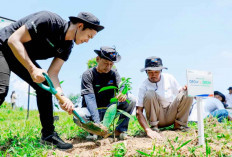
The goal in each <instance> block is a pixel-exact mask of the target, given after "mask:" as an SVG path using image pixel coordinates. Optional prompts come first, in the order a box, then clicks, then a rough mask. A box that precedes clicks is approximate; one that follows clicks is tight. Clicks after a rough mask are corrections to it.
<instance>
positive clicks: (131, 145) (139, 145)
mask: <svg viewBox="0 0 232 157" xmlns="http://www.w3.org/2000/svg"><path fill="white" fill-rule="evenodd" d="M212 125H216V127H212ZM207 126H211V127H207ZM207 129H208V130H210V131H208V132H214V133H226V132H228V131H229V132H231V130H230V129H229V130H225V129H224V128H223V127H222V125H221V124H220V123H218V121H217V120H216V119H214V118H209V119H208V120H207V122H206V125H205V132H206V131H207ZM160 134H161V136H162V137H163V138H162V139H161V140H152V139H150V138H148V137H147V136H146V135H145V134H144V133H143V132H142V133H141V134H140V135H138V136H136V137H130V138H129V139H127V140H123V141H116V142H114V140H113V138H106V139H100V140H97V141H95V142H93V141H86V140H83V139H78V138H76V139H72V140H69V141H68V140H66V142H69V143H72V144H73V148H72V149H71V150H67V151H61V150H58V149H54V150H52V151H50V152H49V153H48V156H68V157H74V156H75V157H76V156H80V157H93V156H97V157H98V156H99V157H102V156H112V151H113V150H114V148H115V145H116V144H119V143H124V145H125V147H126V154H125V156H141V155H140V154H139V153H138V152H137V151H136V150H140V151H143V152H146V153H148V154H149V153H150V152H151V151H152V149H153V146H154V145H155V146H156V150H161V153H162V152H163V153H164V154H163V155H161V156H167V154H169V155H170V153H171V152H173V147H174V149H176V148H178V147H179V146H181V144H183V143H184V142H186V141H188V140H191V142H189V143H188V144H187V145H185V146H183V147H182V148H181V149H180V150H178V151H176V152H177V154H181V155H184V156H191V155H192V154H191V153H190V151H189V148H188V147H190V148H194V147H197V146H198V137H197V136H198V134H197V130H195V129H191V130H190V131H188V132H181V131H171V130H165V131H161V132H160ZM207 139H208V141H210V142H209V146H210V148H211V152H213V150H214V151H216V152H219V151H222V152H223V154H225V155H232V142H231V143H226V144H223V142H225V140H224V139H220V140H218V139H215V138H212V137H211V136H209V137H207ZM172 146H173V147H172ZM164 149H165V151H164ZM165 152H166V153H167V154H165ZM168 152H169V153H168ZM200 153H203V154H204V155H205V153H206V148H205V146H204V147H198V148H197V149H196V151H195V154H196V155H200Z"/></svg>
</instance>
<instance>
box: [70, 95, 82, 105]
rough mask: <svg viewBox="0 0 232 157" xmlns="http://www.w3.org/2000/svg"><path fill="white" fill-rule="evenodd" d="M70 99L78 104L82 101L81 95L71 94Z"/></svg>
mask: <svg viewBox="0 0 232 157" xmlns="http://www.w3.org/2000/svg"><path fill="white" fill-rule="evenodd" d="M68 98H69V99H70V100H71V101H72V103H73V104H74V105H75V104H78V103H79V102H80V101H81V95H80V94H70V95H69V96H68Z"/></svg>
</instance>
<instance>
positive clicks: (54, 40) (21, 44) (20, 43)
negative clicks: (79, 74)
mask: <svg viewBox="0 0 232 157" xmlns="http://www.w3.org/2000/svg"><path fill="white" fill-rule="evenodd" d="M69 19H70V21H65V20H64V19H62V18H61V17H60V16H59V15H57V14H55V13H52V12H48V11H41V12H37V13H34V14H31V15H28V16H26V17H24V18H22V19H20V20H19V21H17V22H14V23H12V24H11V25H9V26H7V27H4V28H3V29H1V30H0V105H1V104H2V103H3V101H4V99H5V97H6V95H7V92H8V88H9V78H10V72H11V71H13V72H14V73H15V74H16V75H18V76H19V77H20V78H22V79H23V80H24V81H26V82H27V83H28V84H30V86H32V87H33V88H34V89H35V90H36V94H37V106H38V110H39V113H40V121H41V124H42V131H41V132H42V138H41V141H42V142H43V143H49V144H54V145H56V146H57V147H58V148H60V149H70V148H72V145H71V144H68V143H65V142H64V141H63V140H61V139H60V137H59V136H58V135H57V133H56V132H55V127H54V125H53V121H54V120H53V106H52V95H51V94H50V93H49V92H47V91H45V90H43V89H42V88H40V87H39V86H38V85H37V83H41V82H44V81H45V78H44V76H43V75H42V73H43V72H44V73H47V74H48V75H49V76H50V78H51V80H52V82H53V84H54V86H55V88H56V90H57V91H58V93H59V94H61V95H62V96H63V97H64V99H65V100H66V101H65V103H64V104H60V106H61V108H62V109H63V110H65V111H67V112H68V113H69V114H71V113H72V110H73V109H74V107H73V106H74V105H73V104H72V102H71V101H70V100H69V99H68V98H66V97H65V96H64V94H63V92H62V89H61V87H60V85H59V79H58V73H59V71H60V69H61V67H62V65H63V63H64V62H65V61H67V59H68V57H69V55H70V53H71V50H72V48H73V43H74V42H75V43H76V44H77V45H79V44H82V43H84V42H88V41H89V39H92V38H93V37H94V36H95V35H96V34H97V32H99V31H101V30H102V29H103V28H104V27H103V26H101V25H100V21H99V20H98V19H97V18H96V17H95V16H94V15H92V14H91V13H87V12H81V13H79V14H78V16H77V17H73V16H71V17H69ZM48 58H54V59H53V61H52V63H51V65H50V67H49V69H48V71H45V70H43V69H41V67H40V66H39V65H38V64H37V62H36V60H44V59H48Z"/></svg>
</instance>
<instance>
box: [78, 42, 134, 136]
mask: <svg viewBox="0 0 232 157" xmlns="http://www.w3.org/2000/svg"><path fill="white" fill-rule="evenodd" d="M94 51H95V52H96V53H97V55H98V56H97V57H96V61H97V63H98V64H97V66H96V67H94V68H91V69H88V70H87V71H85V72H84V73H83V75H82V82H81V95H82V97H83V101H82V108H81V109H80V108H77V109H75V110H76V111H77V112H78V113H79V114H80V115H81V116H82V117H83V118H84V119H86V120H87V121H89V120H92V121H94V122H95V123H100V122H101V121H102V120H103V116H104V114H105V109H99V110H98V108H102V107H107V106H109V105H111V104H110V99H111V98H113V97H114V96H115V95H114V90H113V89H111V90H107V91H103V92H100V93H99V91H100V89H101V88H102V87H106V86H116V87H117V86H118V85H119V83H120V82H121V79H120V76H119V74H118V72H117V70H116V69H112V66H113V65H114V63H117V62H119V61H120V59H121V56H120V55H119V54H118V52H117V51H116V50H115V48H111V47H106V46H104V47H101V48H100V50H94ZM116 97H117V98H118V100H119V102H120V103H119V105H118V108H119V109H122V110H124V111H126V112H128V113H129V114H131V113H132V112H133V109H134V107H135V100H131V99H130V98H128V99H130V104H128V103H127V102H126V99H127V95H123V94H122V93H121V92H120V93H119V94H118V95H117V96H116ZM84 112H85V114H83V113H84ZM120 119H124V121H123V122H122V123H121V124H120V125H119V126H118V127H117V128H116V131H115V133H116V136H119V137H120V139H124V138H125V137H126V133H125V132H126V131H127V129H128V123H129V118H128V117H125V116H124V115H121V116H120ZM74 122H76V119H75V117H74ZM87 138H97V136H96V135H94V137H91V136H88V137H87Z"/></svg>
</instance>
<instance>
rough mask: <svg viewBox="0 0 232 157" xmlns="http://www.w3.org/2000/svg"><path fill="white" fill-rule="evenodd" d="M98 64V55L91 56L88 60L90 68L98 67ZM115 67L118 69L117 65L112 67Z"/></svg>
mask: <svg viewBox="0 0 232 157" xmlns="http://www.w3.org/2000/svg"><path fill="white" fill-rule="evenodd" d="M96 66H97V61H96V57H95V58H91V59H89V60H88V62H87V68H88V69H90V68H93V67H96ZM112 68H113V69H116V66H115V65H113V67H112Z"/></svg>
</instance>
